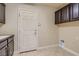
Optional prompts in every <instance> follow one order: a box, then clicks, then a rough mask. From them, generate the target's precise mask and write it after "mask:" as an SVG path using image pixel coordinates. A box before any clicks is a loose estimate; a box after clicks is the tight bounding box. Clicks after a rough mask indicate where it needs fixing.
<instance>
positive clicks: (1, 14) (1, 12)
mask: <svg viewBox="0 0 79 59" xmlns="http://www.w3.org/2000/svg"><path fill="white" fill-rule="evenodd" d="M0 23H5V4H3V3H0Z"/></svg>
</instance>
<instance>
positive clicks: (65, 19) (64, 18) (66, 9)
mask: <svg viewBox="0 0 79 59" xmlns="http://www.w3.org/2000/svg"><path fill="white" fill-rule="evenodd" d="M61 10H62V12H61V21H60V22H61V23H64V22H68V21H69V5H68V6H65V7H63V8H62V9H61Z"/></svg>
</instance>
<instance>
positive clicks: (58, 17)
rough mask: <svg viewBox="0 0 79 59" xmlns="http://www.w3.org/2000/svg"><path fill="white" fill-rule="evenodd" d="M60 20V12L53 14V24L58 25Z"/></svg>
mask: <svg viewBox="0 0 79 59" xmlns="http://www.w3.org/2000/svg"><path fill="white" fill-rule="evenodd" d="M60 20H61V10H58V11H57V12H55V24H59V23H60Z"/></svg>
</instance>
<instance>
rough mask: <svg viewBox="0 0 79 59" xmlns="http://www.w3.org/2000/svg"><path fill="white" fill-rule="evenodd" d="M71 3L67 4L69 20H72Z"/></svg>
mask: <svg viewBox="0 0 79 59" xmlns="http://www.w3.org/2000/svg"><path fill="white" fill-rule="evenodd" d="M72 14H73V13H72V3H71V4H69V18H70V21H72V19H73V17H72Z"/></svg>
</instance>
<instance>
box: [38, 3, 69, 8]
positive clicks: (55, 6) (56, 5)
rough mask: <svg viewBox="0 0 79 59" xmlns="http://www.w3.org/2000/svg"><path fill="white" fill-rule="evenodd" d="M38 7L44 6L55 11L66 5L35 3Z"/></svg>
mask: <svg viewBox="0 0 79 59" xmlns="http://www.w3.org/2000/svg"><path fill="white" fill-rule="evenodd" d="M37 4H38V5H45V6H49V7H52V8H55V9H59V8H61V7H63V6H65V5H67V4H68V3H37Z"/></svg>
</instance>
